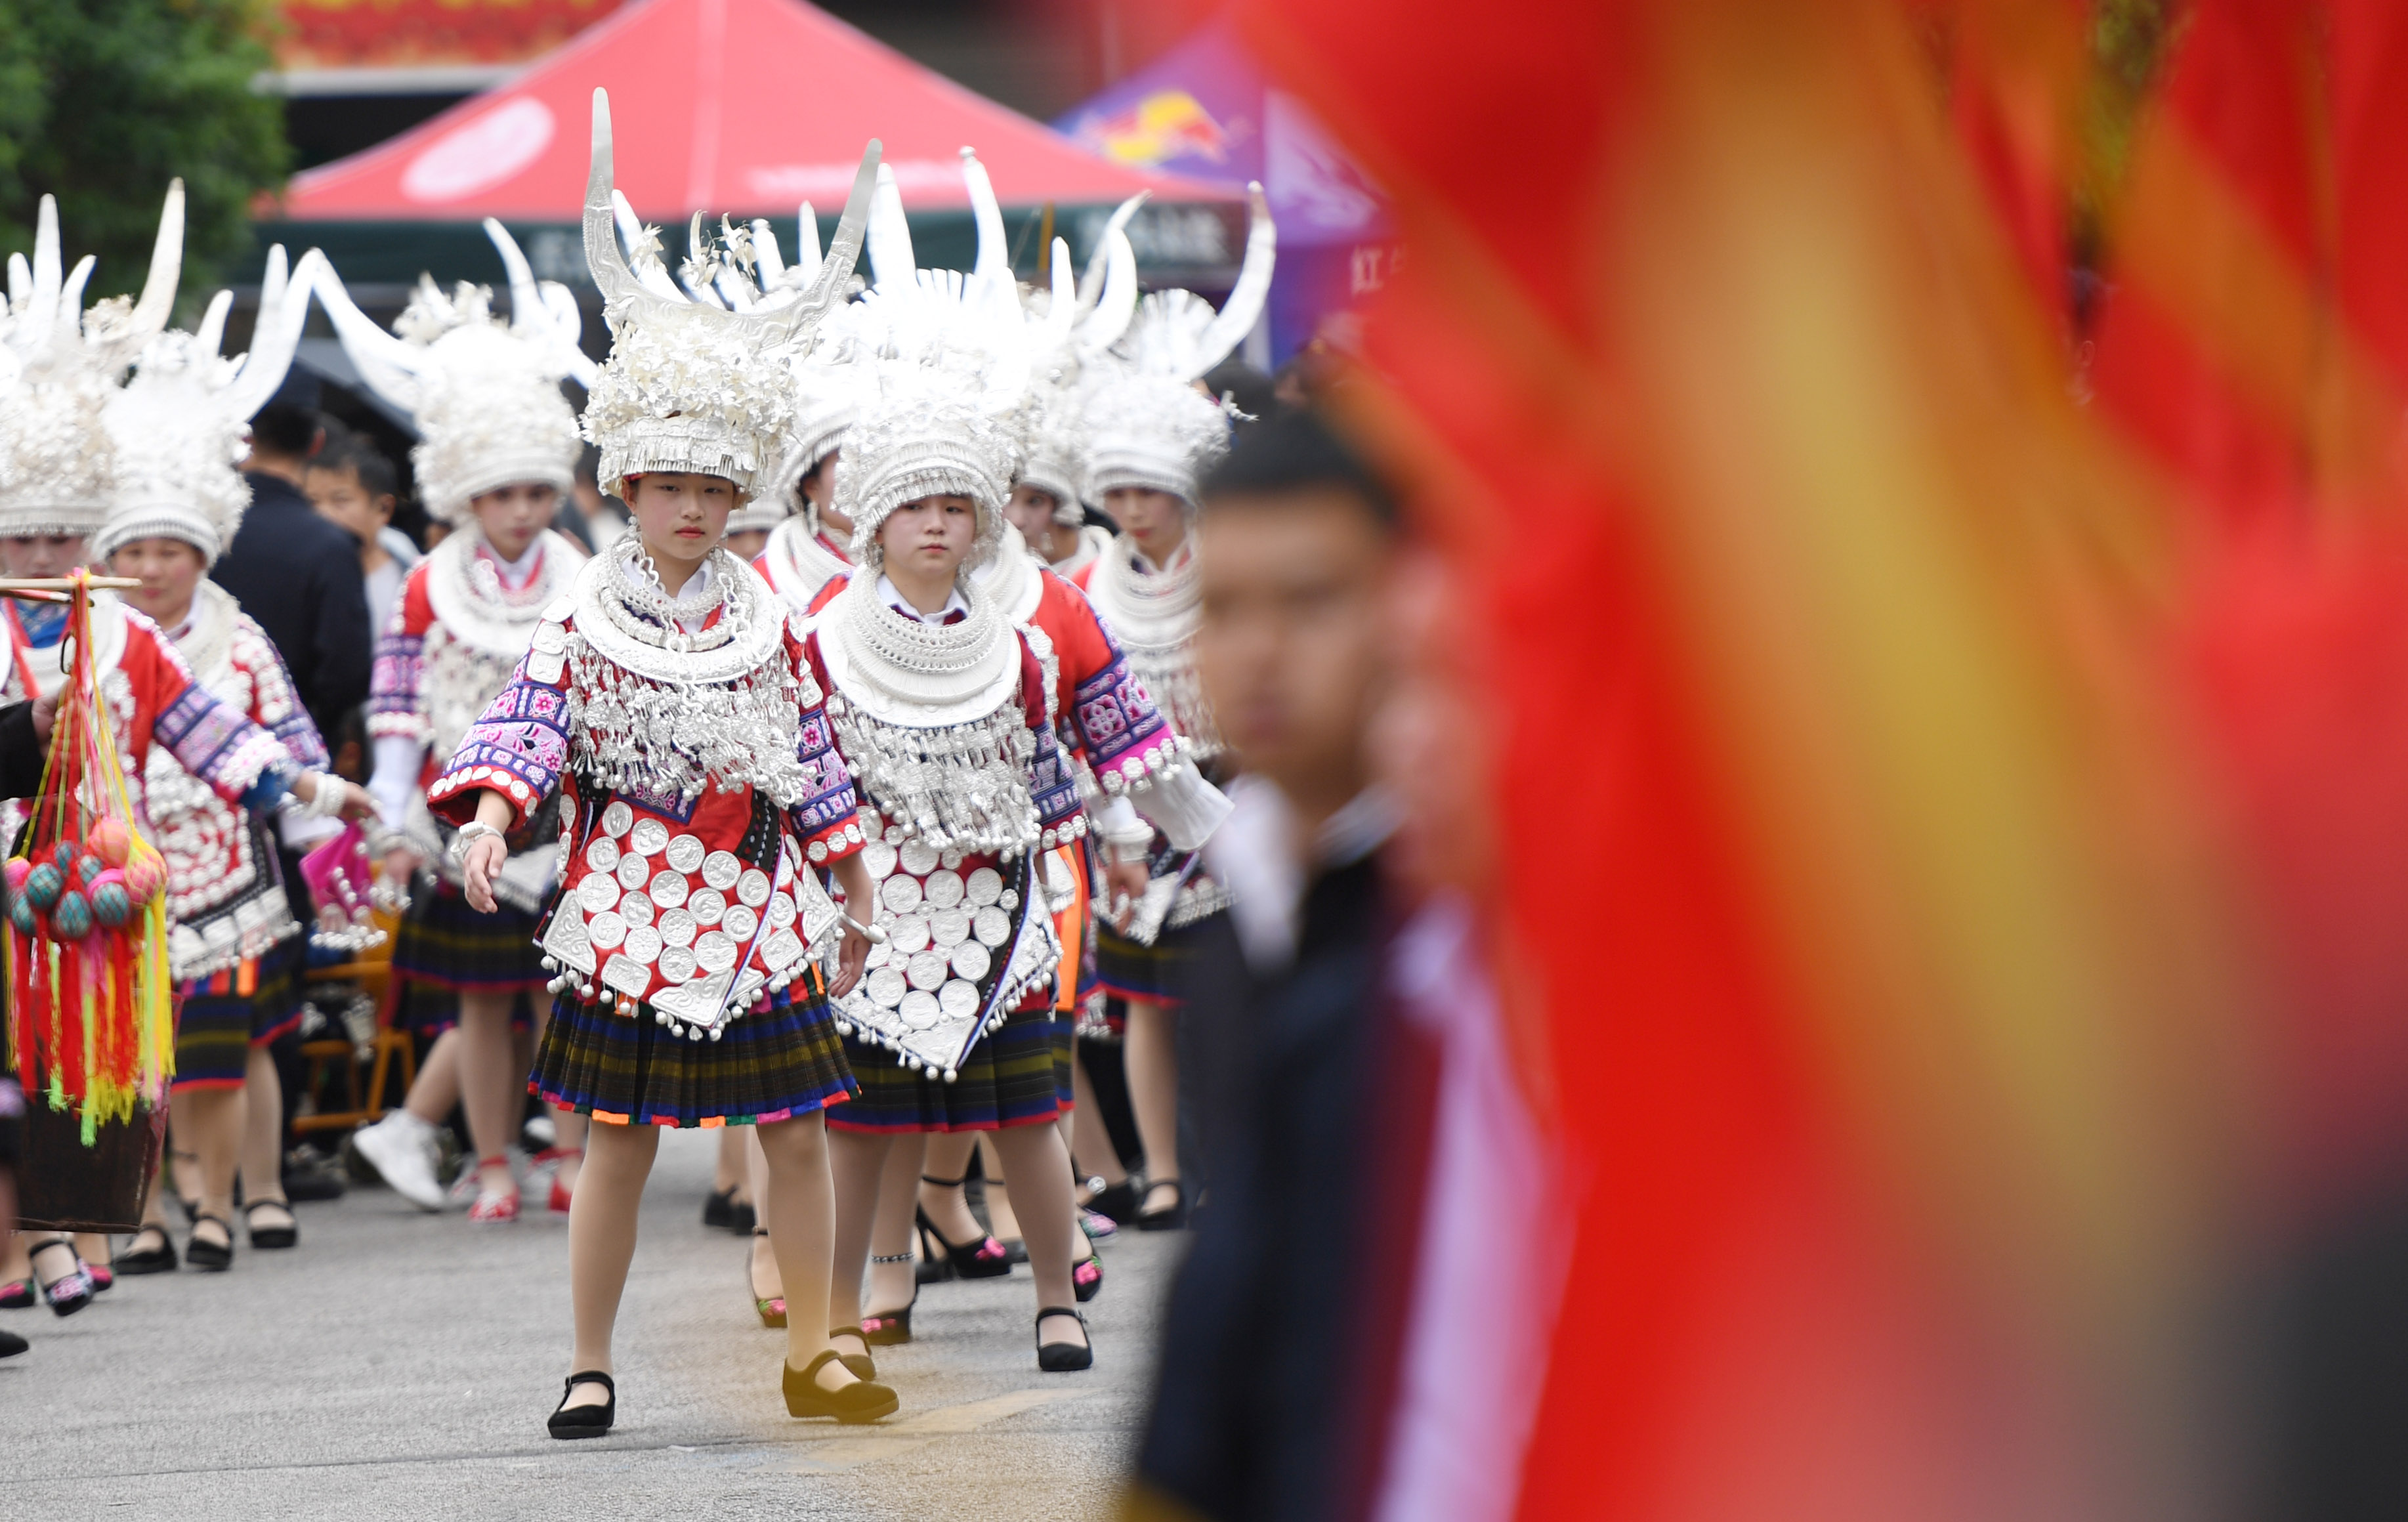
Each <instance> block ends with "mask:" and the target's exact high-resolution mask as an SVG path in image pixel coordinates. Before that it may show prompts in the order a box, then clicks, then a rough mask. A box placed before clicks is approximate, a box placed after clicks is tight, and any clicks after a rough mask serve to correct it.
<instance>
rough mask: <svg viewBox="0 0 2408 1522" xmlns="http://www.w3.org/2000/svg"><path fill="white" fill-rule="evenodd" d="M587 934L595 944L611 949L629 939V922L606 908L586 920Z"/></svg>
mask: <svg viewBox="0 0 2408 1522" xmlns="http://www.w3.org/2000/svg"><path fill="white" fill-rule="evenodd" d="M585 934H586V935H587V936H588V937H589V938H590V939H591V940H593V942H594V944H595V945H597V946H599V947H601V948H602V949H603V950H604V951H609V949H610V948H611V947H613V946H616V945H617V944H618V943H619V942H621V941H622V940H626V939H627V922H626V921H625V920H624V919H621V918H620V917H619V916H618V915H617V914H615V913H613V912H610V911H609V910H607V909H606V910H604V911H603V912H601V913H599V914H596V915H595V916H594V917H593V918H592V919H590V920H587V921H586V922H585Z"/></svg>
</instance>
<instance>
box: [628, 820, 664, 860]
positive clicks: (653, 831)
mask: <svg viewBox="0 0 2408 1522" xmlns="http://www.w3.org/2000/svg"><path fill="white" fill-rule="evenodd" d="M668 843H669V827H668V826H667V825H664V824H662V823H661V822H660V821H659V820H657V819H638V820H637V821H636V827H635V828H634V829H632V830H629V831H628V832H627V849H628V850H630V851H632V852H634V853H635V854H638V855H639V856H657V855H659V854H661V848H662V847H663V846H665V845H667V844H668Z"/></svg>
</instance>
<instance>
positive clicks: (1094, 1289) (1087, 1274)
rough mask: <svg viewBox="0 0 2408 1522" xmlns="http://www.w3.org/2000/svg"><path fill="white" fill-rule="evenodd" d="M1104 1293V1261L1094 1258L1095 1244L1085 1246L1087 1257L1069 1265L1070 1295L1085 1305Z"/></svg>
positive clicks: (1090, 1243)
mask: <svg viewBox="0 0 2408 1522" xmlns="http://www.w3.org/2000/svg"><path fill="white" fill-rule="evenodd" d="M1103 1292H1104V1260H1103V1259H1102V1258H1100V1257H1097V1256H1096V1244H1095V1243H1093V1242H1089V1243H1088V1244H1087V1256H1084V1257H1082V1258H1081V1259H1079V1261H1077V1262H1076V1263H1073V1264H1071V1265H1070V1293H1071V1294H1073V1295H1076V1296H1078V1297H1079V1303H1080V1304H1081V1305H1084V1304H1086V1303H1087V1302H1088V1301H1089V1300H1092V1299H1095V1298H1096V1297H1097V1296H1098V1295H1100V1294H1102V1293H1103Z"/></svg>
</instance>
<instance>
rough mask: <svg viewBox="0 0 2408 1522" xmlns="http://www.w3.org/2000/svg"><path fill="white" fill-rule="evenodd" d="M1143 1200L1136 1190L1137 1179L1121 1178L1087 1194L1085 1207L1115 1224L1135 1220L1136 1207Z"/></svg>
mask: <svg viewBox="0 0 2408 1522" xmlns="http://www.w3.org/2000/svg"><path fill="white" fill-rule="evenodd" d="M1144 1202H1145V1201H1144V1200H1143V1199H1141V1198H1140V1196H1139V1194H1138V1192H1137V1181H1136V1180H1134V1179H1123V1180H1121V1181H1120V1182H1119V1183H1118V1184H1114V1185H1108V1186H1106V1187H1104V1188H1101V1189H1098V1190H1097V1191H1096V1192H1095V1193H1094V1194H1091V1195H1089V1196H1088V1197H1087V1204H1086V1208H1087V1209H1088V1210H1091V1211H1094V1212H1095V1213H1097V1214H1098V1215H1101V1216H1103V1217H1105V1218H1106V1219H1108V1220H1111V1221H1112V1222H1114V1223H1116V1224H1117V1223H1120V1222H1125V1221H1134V1220H1136V1219H1137V1209H1138V1207H1139V1206H1140V1205H1141V1204H1143V1203H1144Z"/></svg>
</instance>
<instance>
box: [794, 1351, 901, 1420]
mask: <svg viewBox="0 0 2408 1522" xmlns="http://www.w3.org/2000/svg"><path fill="white" fill-rule="evenodd" d="M836 1361H837V1352H836V1349H834V1348H830V1349H828V1350H827V1351H826V1352H824V1353H823V1354H821V1355H820V1356H819V1357H816V1358H813V1359H812V1360H811V1361H810V1363H809V1364H807V1365H805V1366H804V1367H802V1368H800V1369H796V1367H795V1366H794V1365H793V1364H791V1363H790V1364H784V1365H782V1366H781V1367H782V1368H783V1369H784V1371H785V1373H784V1377H783V1379H782V1380H781V1382H780V1383H781V1386H782V1387H783V1389H784V1391H785V1396H786V1414H787V1415H789V1416H833V1417H835V1418H836V1419H837V1420H838V1421H840V1422H845V1423H848V1424H850V1423H855V1422H874V1421H876V1420H878V1418H879V1417H881V1416H892V1415H894V1414H895V1412H896V1408H897V1407H898V1406H900V1405H902V1404H903V1401H902V1400H901V1398H900V1397H898V1396H896V1393H895V1392H894V1391H893V1390H891V1389H888V1388H887V1387H886V1386H883V1385H873V1384H871V1383H870V1382H869V1381H867V1380H866V1379H855V1381H854V1382H853V1384H851V1385H847V1386H843V1387H841V1388H839V1389H834V1390H827V1389H822V1388H821V1387H820V1382H819V1371H820V1366H821V1365H822V1364H826V1363H833V1362H836Z"/></svg>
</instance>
